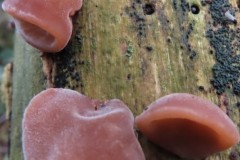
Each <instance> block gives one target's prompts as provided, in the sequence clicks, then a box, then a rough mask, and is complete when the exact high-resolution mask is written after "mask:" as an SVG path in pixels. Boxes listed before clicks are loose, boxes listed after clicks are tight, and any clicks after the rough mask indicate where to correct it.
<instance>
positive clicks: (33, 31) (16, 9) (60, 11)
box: [2, 0, 82, 52]
mask: <svg viewBox="0 0 240 160" xmlns="http://www.w3.org/2000/svg"><path fill="white" fill-rule="evenodd" d="M81 6H82V0H61V1H60V0H5V1H4V2H3V3H2V8H3V10H4V11H5V12H7V13H9V14H10V15H11V16H12V17H13V20H14V22H15V26H16V29H17V31H18V32H19V33H20V35H21V36H22V37H23V38H24V39H25V41H26V42H28V43H29V44H30V45H32V46H34V47H36V48H38V49H40V50H41V51H43V52H58V51H60V50H62V49H63V48H64V47H65V46H66V45H67V43H68V41H69V39H70V37H71V34H72V21H71V16H73V15H74V13H75V12H76V11H77V10H79V9H80V8H81Z"/></svg>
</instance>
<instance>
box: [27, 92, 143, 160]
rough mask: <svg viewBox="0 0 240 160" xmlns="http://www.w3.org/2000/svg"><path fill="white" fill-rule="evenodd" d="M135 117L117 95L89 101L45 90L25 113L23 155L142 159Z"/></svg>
mask: <svg viewBox="0 0 240 160" xmlns="http://www.w3.org/2000/svg"><path fill="white" fill-rule="evenodd" d="M133 125H134V117H133V115H132V113H131V111H130V110H129V109H128V107H127V106H126V105H125V104H124V103H123V102H122V101H120V100H117V99H113V100H110V101H107V102H100V101H99V100H92V99H90V98H88V97H86V96H84V95H82V94H80V93H78V92H76V91H73V90H69V89H47V90H45V91H42V92H41V93H39V94H38V95H36V96H35V97H34V98H33V99H32V100H31V101H30V103H29V105H28V107H27V108H26V110H25V112H24V118H23V138H22V141H23V150H24V158H25V160H113V159H114V160H144V159H145V157H144V154H143V151H142V149H141V146H140V144H139V143H138V140H137V138H136V137H135V133H134V129H133Z"/></svg>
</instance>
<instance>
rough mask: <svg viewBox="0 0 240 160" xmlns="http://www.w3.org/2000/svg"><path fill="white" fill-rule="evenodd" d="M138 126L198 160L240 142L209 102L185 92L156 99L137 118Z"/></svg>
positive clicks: (231, 125)
mask: <svg viewBox="0 0 240 160" xmlns="http://www.w3.org/2000/svg"><path fill="white" fill-rule="evenodd" d="M136 125H137V127H138V129H139V130H140V131H141V132H142V133H143V134H144V135H145V136H146V137H147V138H148V139H149V140H151V141H152V142H154V143H156V144H158V145H159V146H160V147H162V148H165V149H166V150H169V151H171V152H173V153H175V154H176V155H178V156H180V157H182V158H186V159H190V160H195V159H201V158H204V157H206V156H208V155H210V154H212V153H216V152H220V151H222V150H225V149H227V148H229V147H231V146H233V145H236V144H237V143H238V142H239V132H238V129H237V128H236V126H235V124H234V123H233V122H232V121H231V119H230V118H229V117H228V116H227V115H226V114H225V113H224V112H223V111H222V110H220V109H219V107H218V106H216V105H215V104H213V103H212V102H210V101H208V100H206V99H203V98H200V97H197V96H194V95H191V94H187V93H175V94H170V95H167V96H165V97H162V98H160V99H158V100H157V101H155V102H153V103H152V104H151V105H150V106H148V109H147V110H145V111H144V112H143V113H142V114H141V115H139V116H137V117H136Z"/></svg>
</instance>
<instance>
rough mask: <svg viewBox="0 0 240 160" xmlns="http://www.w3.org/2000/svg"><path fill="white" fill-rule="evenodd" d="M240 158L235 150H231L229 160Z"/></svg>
mask: <svg viewBox="0 0 240 160" xmlns="http://www.w3.org/2000/svg"><path fill="white" fill-rule="evenodd" d="M239 158H240V156H239V153H238V152H237V151H236V150H233V151H232V152H231V153H230V155H229V160H239Z"/></svg>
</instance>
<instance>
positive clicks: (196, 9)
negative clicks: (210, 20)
mask: <svg viewBox="0 0 240 160" xmlns="http://www.w3.org/2000/svg"><path fill="white" fill-rule="evenodd" d="M191 12H192V13H193V14H199V12H200V8H199V6H198V5H197V4H193V5H191Z"/></svg>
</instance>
